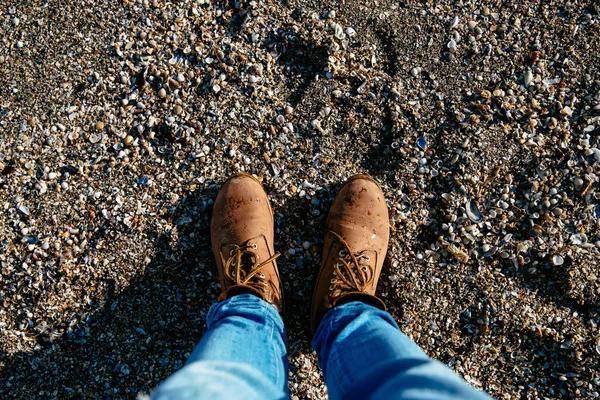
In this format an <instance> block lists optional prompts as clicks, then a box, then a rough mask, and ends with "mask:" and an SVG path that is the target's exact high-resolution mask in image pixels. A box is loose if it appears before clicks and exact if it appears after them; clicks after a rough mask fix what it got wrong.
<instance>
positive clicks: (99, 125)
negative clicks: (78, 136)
mask: <svg viewBox="0 0 600 400" xmlns="http://www.w3.org/2000/svg"><path fill="white" fill-rule="evenodd" d="M94 128H95V129H96V130H97V131H101V130H103V129H104V122H101V121H98V122H96V124H95V125H94Z"/></svg>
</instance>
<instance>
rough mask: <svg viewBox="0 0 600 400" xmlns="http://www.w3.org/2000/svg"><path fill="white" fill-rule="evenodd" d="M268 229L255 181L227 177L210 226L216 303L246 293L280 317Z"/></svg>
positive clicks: (269, 219) (269, 218) (267, 209)
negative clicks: (217, 289) (217, 290)
mask: <svg viewBox="0 0 600 400" xmlns="http://www.w3.org/2000/svg"><path fill="white" fill-rule="evenodd" d="M273 231H274V228H273V211H272V210H271V205H270V204H269V198H268V197H267V194H266V193H265V191H264V190H263V188H262V186H261V184H260V182H259V181H258V180H256V179H255V178H254V177H253V176H251V175H248V174H236V175H233V176H231V177H230V178H229V179H227V181H226V182H225V183H224V184H223V186H222V187H221V190H220V191H219V194H218V195H217V199H216V200H215V204H214V207H213V213H212V220H211V224H210V236H211V242H212V248H213V253H214V255H215V259H216V261H217V268H218V270H219V277H220V279H221V290H222V293H221V295H220V296H219V301H221V300H225V299H226V298H229V297H231V296H234V295H236V294H241V293H251V294H254V295H255V296H258V297H260V298H261V299H263V300H265V301H267V302H269V303H271V304H273V305H274V306H275V308H277V310H278V311H279V313H280V314H282V315H283V306H284V304H283V293H282V291H281V280H280V279H279V272H278V271H277V263H276V262H275V259H276V258H277V257H279V254H278V253H277V254H276V253H275V250H274V247H273Z"/></svg>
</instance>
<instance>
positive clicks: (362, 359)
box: [313, 301, 488, 400]
mask: <svg viewBox="0 0 600 400" xmlns="http://www.w3.org/2000/svg"><path fill="white" fill-rule="evenodd" d="M313 346H314V348H315V350H316V352H317V355H318V357H319V364H320V366H321V368H322V370H323V375H324V377H325V383H326V384H327V389H328V393H329V398H330V399H331V400H336V399H381V400H388V399H415V400H417V399H488V397H487V395H485V394H484V393H481V392H478V391H477V390H475V389H473V388H472V387H470V386H468V385H467V384H466V383H465V382H464V381H463V380H462V379H461V378H459V377H458V376H457V375H456V374H455V373H454V372H453V371H452V370H451V369H450V368H448V367H447V366H445V365H444V364H442V363H440V362H438V361H435V360H431V359H430V358H429V357H427V355H426V354H425V353H424V352H423V350H421V348H419V346H417V345H416V344H415V343H414V342H412V341H411V340H410V339H409V338H408V337H407V336H406V335H404V334H403V333H402V332H400V330H399V329H398V325H397V324H396V322H394V319H393V318H392V316H391V315H390V314H389V313H387V312H385V311H382V310H380V309H379V308H376V307H373V306H371V305H368V304H366V303H362V302H358V301H354V302H349V303H345V304H342V305H340V306H337V307H335V308H333V309H331V310H330V311H328V312H327V314H326V315H325V317H324V318H323V320H322V321H321V323H320V325H319V327H318V329H317V332H316V334H315V337H314V339H313Z"/></svg>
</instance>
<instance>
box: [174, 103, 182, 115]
mask: <svg viewBox="0 0 600 400" xmlns="http://www.w3.org/2000/svg"><path fill="white" fill-rule="evenodd" d="M174 111H175V115H182V114H183V107H181V106H180V105H179V104H177V105H176V106H175V110H174Z"/></svg>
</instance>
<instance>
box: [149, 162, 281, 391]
mask: <svg viewBox="0 0 600 400" xmlns="http://www.w3.org/2000/svg"><path fill="white" fill-rule="evenodd" d="M274 230H275V229H274V220H273V211H272V209H271V205H270V203H269V198H268V196H267V194H266V193H265V191H264V190H263V188H262V186H261V184H260V182H259V181H258V180H256V179H255V178H253V177H252V176H250V175H247V174H236V175H234V176H232V177H230V178H229V179H227V181H226V182H225V183H224V184H223V186H222V187H221V190H219V194H218V195H217V198H216V200H215V203H214V206H213V212H212V218H211V223H210V235H211V244H212V248H213V253H214V256H215V261H216V263H217V270H218V271H219V279H220V281H221V295H220V296H219V300H221V302H220V303H218V304H216V305H214V306H213V307H212V308H211V309H210V312H209V315H208V331H207V332H206V334H205V335H204V337H203V338H202V340H201V341H200V344H199V345H198V346H197V347H196V349H195V350H194V352H193V353H192V355H191V356H190V358H189V360H188V362H187V365H186V366H185V367H184V368H183V369H182V370H181V371H179V372H177V373H176V374H175V375H174V376H173V377H171V378H169V379H168V380H167V381H165V382H164V383H163V384H162V385H161V386H160V387H159V388H158V390H157V391H156V393H155V395H154V398H155V399H161V400H162V399H192V398H193V399H281V398H286V397H287V396H288V384H287V378H288V363H287V352H286V341H287V340H286V337H285V332H284V329H283V321H282V320H281V316H280V315H281V314H282V313H283V310H284V301H283V293H282V291H281V281H280V278H279V272H278V270H277V263H276V259H277V257H278V256H279V254H277V253H275V249H274Z"/></svg>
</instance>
